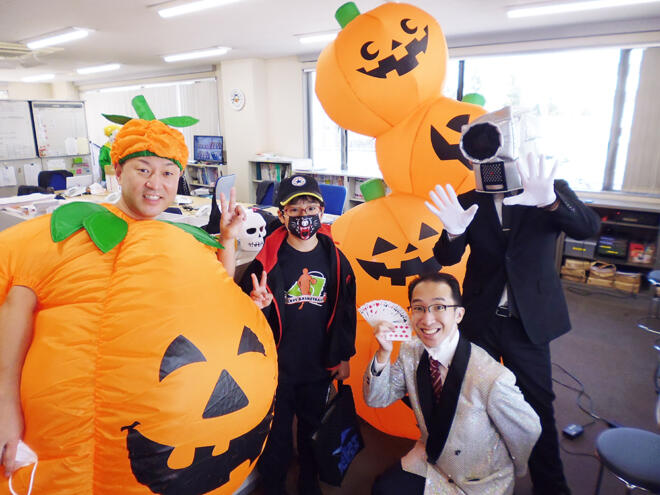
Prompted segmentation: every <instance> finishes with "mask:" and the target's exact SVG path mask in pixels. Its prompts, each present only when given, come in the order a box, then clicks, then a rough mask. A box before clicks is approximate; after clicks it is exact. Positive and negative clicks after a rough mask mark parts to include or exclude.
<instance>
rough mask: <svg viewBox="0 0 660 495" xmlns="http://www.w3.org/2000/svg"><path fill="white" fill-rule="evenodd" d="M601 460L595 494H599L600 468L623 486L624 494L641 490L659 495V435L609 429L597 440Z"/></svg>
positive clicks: (601, 472)
mask: <svg viewBox="0 0 660 495" xmlns="http://www.w3.org/2000/svg"><path fill="white" fill-rule="evenodd" d="M596 452H597V453H598V459H599V460H600V470H599V471H598V481H597V484H596V492H595V495H599V493H600V485H601V482H602V481H603V468H605V467H606V468H607V469H608V470H609V471H610V472H611V473H612V474H614V475H615V476H616V477H617V478H619V479H620V480H621V481H623V482H624V483H625V485H626V493H627V494H630V493H632V490H634V489H636V488H640V489H642V490H646V491H648V492H651V493H656V494H657V493H660V435H657V434H656V433H651V432H650V431H645V430H640V429H637V428H612V429H610V430H605V431H604V432H602V433H601V434H600V435H599V436H598V438H597V439H596Z"/></svg>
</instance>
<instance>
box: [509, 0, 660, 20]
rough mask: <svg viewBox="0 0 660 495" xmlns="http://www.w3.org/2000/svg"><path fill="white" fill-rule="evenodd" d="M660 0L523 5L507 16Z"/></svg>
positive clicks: (557, 12) (517, 16)
mask: <svg viewBox="0 0 660 495" xmlns="http://www.w3.org/2000/svg"><path fill="white" fill-rule="evenodd" d="M658 1H660V0H591V1H587V2H570V3H560V4H552V5H542V6H538V7H521V8H515V9H510V10H508V11H507V13H506V14H507V16H508V17H510V18H519V17H532V16H537V15H552V14H564V13H567V12H580V11H584V10H594V9H606V8H610V7H629V6H631V5H639V4H644V3H654V2H658Z"/></svg>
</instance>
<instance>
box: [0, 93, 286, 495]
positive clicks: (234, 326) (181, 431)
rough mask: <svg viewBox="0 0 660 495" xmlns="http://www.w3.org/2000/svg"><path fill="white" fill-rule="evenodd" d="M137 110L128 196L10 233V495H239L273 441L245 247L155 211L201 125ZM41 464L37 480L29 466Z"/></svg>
mask: <svg viewBox="0 0 660 495" xmlns="http://www.w3.org/2000/svg"><path fill="white" fill-rule="evenodd" d="M133 106H134V108H135V109H136V111H137V113H138V116H139V117H140V118H138V119H131V118H129V117H122V116H109V118H110V119H111V120H113V121H115V122H116V121H120V122H119V123H122V124H124V126H123V128H122V129H121V131H120V132H119V134H118V136H117V139H116V141H115V143H114V145H113V147H112V153H111V156H112V162H113V164H114V166H115V169H116V172H117V176H118V179H119V181H120V183H121V185H122V196H121V199H120V200H119V202H118V203H117V204H116V205H111V204H105V205H99V204H93V203H85V202H75V203H69V204H65V205H62V206H60V207H59V208H58V209H56V210H55V211H54V212H53V214H52V215H44V216H41V217H38V218H35V219H33V220H30V221H26V222H23V223H22V224H19V225H16V226H14V227H12V228H10V229H7V230H5V231H3V232H2V233H0V454H1V455H2V457H1V459H0V464H2V466H3V474H5V475H6V476H8V477H10V475H11V477H10V478H9V480H6V479H3V478H2V477H0V493H2V494H5V493H8V491H7V488H9V490H10V491H12V493H14V489H15V490H16V491H17V492H20V493H28V492H29V491H31V490H32V487H33V481H34V492H35V493H48V494H51V495H52V494H69V493H87V494H94V495H100V494H106V493H107V494H110V493H122V494H136V495H137V494H148V493H152V492H153V493H163V494H164V493H170V494H174V493H186V494H203V493H214V494H219V493H233V492H234V491H235V490H236V489H237V488H238V486H240V484H241V483H242V481H243V480H244V479H245V478H246V477H247V476H248V474H249V473H250V471H251V470H252V468H253V465H254V462H255V461H256V459H257V457H258V456H259V454H260V452H261V449H262V448H263V445H264V442H265V440H266V436H267V435H268V431H269V428H270V423H271V421H272V403H273V395H274V392H275V386H276V381H277V362H276V351H275V346H274V342H273V339H272V335H271V331H270V328H269V327H268V324H267V322H266V320H265V318H264V317H263V315H262V313H261V311H260V310H259V308H258V307H257V306H256V305H255V304H254V303H253V302H252V301H251V300H250V298H249V297H247V296H246V295H245V294H243V293H242V291H241V290H240V288H238V286H236V285H235V283H234V282H233V280H232V278H231V275H230V274H229V273H228V271H233V260H232V252H231V251H230V250H229V249H227V250H224V254H221V255H217V257H216V251H217V250H219V248H222V245H221V244H220V243H219V242H218V240H216V239H215V238H214V237H212V236H210V235H208V234H207V233H206V232H204V231H202V230H201V229H197V228H196V227H192V228H191V226H189V225H183V224H174V223H169V222H163V221H155V220H154V219H155V217H156V216H158V215H159V214H160V213H161V212H162V211H163V210H164V209H165V208H166V207H168V206H169V205H170V203H171V202H172V201H173V199H174V196H175V194H176V189H177V183H178V179H179V176H180V174H181V173H182V171H183V168H184V167H185V165H186V163H187V159H188V150H187V148H186V145H185V142H184V139H183V136H182V134H181V133H180V132H178V131H176V130H174V129H172V128H171V127H169V125H178V126H181V125H191V124H192V123H194V122H195V119H191V118H190V117H171V118H168V119H162V120H160V121H159V120H156V119H155V117H154V115H153V113H152V112H151V110H150V109H149V107H148V105H147V103H146V101H145V100H144V97H142V96H139V97H136V98H135V99H134V101H133ZM106 117H108V116H106ZM168 124H169V125H168ZM233 203H234V198H233V195H232V198H231V201H230V207H228V206H227V205H226V204H225V205H224V206H223V210H224V212H223V213H224V215H223V216H222V217H223V218H222V225H221V233H222V240H223V241H224V242H226V243H227V244H226V245H227V246H233V238H232V237H233V236H234V235H235V234H236V233H237V231H238V229H239V228H240V223H241V221H242V212H241V210H240V209H238V208H236V207H235V205H234V204H233ZM227 241H230V242H227ZM220 250H221V249H220ZM221 251H222V250H221ZM218 258H219V259H220V260H221V261H223V262H225V263H228V265H227V268H228V270H225V268H223V266H222V264H221V263H218ZM228 308H231V311H227V309H228ZM202 310H203V311H202ZM198 315H201V316H198ZM253 372H254V373H256V374H258V375H259V378H258V380H256V379H253V378H251V376H252V375H251V374H252V373H253ZM218 376H219V377H220V378H218ZM23 441H24V442H25V443H23ZM37 457H38V466H36V465H35V468H33V470H32V480H33V481H32V480H30V477H31V475H30V470H29V469H19V468H21V467H22V466H25V465H27V464H34V462H35V461H36V460H37V459H36V458H37ZM26 459H27V461H26ZM35 473H36V476H35ZM12 478H13V479H12ZM12 481H13V487H14V489H12Z"/></svg>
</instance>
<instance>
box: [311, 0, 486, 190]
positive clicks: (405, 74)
mask: <svg viewBox="0 0 660 495" xmlns="http://www.w3.org/2000/svg"><path fill="white" fill-rule="evenodd" d="M335 17H336V18H337V20H338V22H339V24H340V25H341V26H342V31H341V32H340V33H339V34H338V35H337V38H336V39H335V40H334V41H333V42H332V43H331V44H329V45H328V46H326V47H325V49H324V50H323V51H322V52H321V55H320V56H319V60H318V63H317V66H316V95H317V96H318V98H319V101H320V102H321V105H322V106H323V109H324V110H325V111H326V113H327V114H328V116H330V118H331V119H333V120H334V121H335V122H336V123H337V124H338V125H340V126H341V127H344V128H345V129H349V130H351V131H354V132H358V133H360V134H366V135H368V136H373V137H375V138H376V154H377V158H378V165H379V167H380V170H381V172H382V173H383V178H384V179H385V182H386V183H387V185H388V186H389V187H390V189H391V190H392V191H395V192H402V193H407V194H414V195H415V196H418V197H420V198H423V199H427V198H428V193H429V191H430V190H431V189H432V188H433V187H435V185H436V184H438V183H442V184H452V186H453V187H454V189H455V190H456V191H460V192H464V191H467V190H470V189H474V179H473V174H472V171H471V167H470V164H469V163H468V162H467V160H465V159H464V158H463V157H462V155H461V153H460V151H459V149H458V142H459V140H460V135H461V126H462V125H465V124H467V123H468V122H470V121H472V120H474V119H475V118H477V117H479V116H480V115H483V114H484V113H486V112H485V110H484V109H483V108H481V107H480V106H478V105H474V104H471V103H464V102H459V101H456V100H452V99H450V98H444V97H442V96H441V92H442V85H443V83H444V78H445V71H446V64H447V44H446V42H445V38H444V35H443V33H442V30H441V29H440V26H439V25H438V23H437V22H436V21H435V19H433V17H431V16H430V15H429V14H428V13H426V12H424V11H423V10H420V9H419V8H417V7H414V6H412V5H408V4H405V3H386V4H383V5H381V6H379V7H377V8H375V9H373V10H371V11H369V12H366V13H364V14H360V12H359V10H358V8H357V7H356V6H355V4H354V3H353V2H348V3H346V4H344V5H342V6H341V7H340V8H339V9H338V10H337V13H336V14H335Z"/></svg>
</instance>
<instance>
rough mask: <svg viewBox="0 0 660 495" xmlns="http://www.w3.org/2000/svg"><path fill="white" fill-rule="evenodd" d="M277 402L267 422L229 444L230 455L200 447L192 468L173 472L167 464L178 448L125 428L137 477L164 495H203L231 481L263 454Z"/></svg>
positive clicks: (266, 417)
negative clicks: (235, 473)
mask: <svg viewBox="0 0 660 495" xmlns="http://www.w3.org/2000/svg"><path fill="white" fill-rule="evenodd" d="M273 407H274V401H273V403H271V406H270V410H269V411H268V414H266V416H265V417H264V419H263V420H262V421H261V422H260V423H259V424H258V425H257V426H255V427H254V428H253V429H252V430H250V431H248V432H247V433H245V434H244V435H241V436H239V437H236V438H234V439H233V440H231V441H230V442H229V447H228V448H227V451H226V452H223V453H222V454H219V455H215V456H214V455H213V448H214V446H213V445H208V446H203V447H197V448H196V449H195V456H194V458H193V461H192V463H191V464H190V466H188V467H185V468H182V469H171V468H170V467H169V466H168V465H167V461H168V459H169V457H170V455H171V454H172V452H173V451H174V447H171V446H169V445H163V444H160V443H158V442H154V441H153V440H151V439H149V438H147V437H145V436H144V435H142V434H141V433H140V432H139V431H138V430H137V429H136V427H137V426H138V425H139V424H140V423H139V422H137V421H136V422H134V423H133V424H132V425H130V426H124V427H122V431H124V430H127V431H128V434H127V436H126V448H127V449H128V457H129V459H130V461H131V471H133V475H134V476H135V478H136V479H137V480H138V482H140V483H141V484H143V485H146V486H147V487H149V489H150V490H151V491H152V492H154V493H159V494H162V495H178V494H182V493H185V494H186V495H202V494H204V493H208V492H210V491H212V490H215V489H216V488H218V487H220V486H222V485H224V484H225V483H227V482H228V481H229V477H230V474H231V473H232V471H233V470H234V469H236V468H237V467H238V466H240V465H241V464H243V463H244V462H245V461H247V460H249V461H250V464H252V463H253V462H254V461H255V460H256V459H257V457H259V454H260V453H261V448H262V447H263V445H264V442H265V441H266V437H267V436H268V433H269V431H270V425H271V423H272V421H273Z"/></svg>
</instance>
